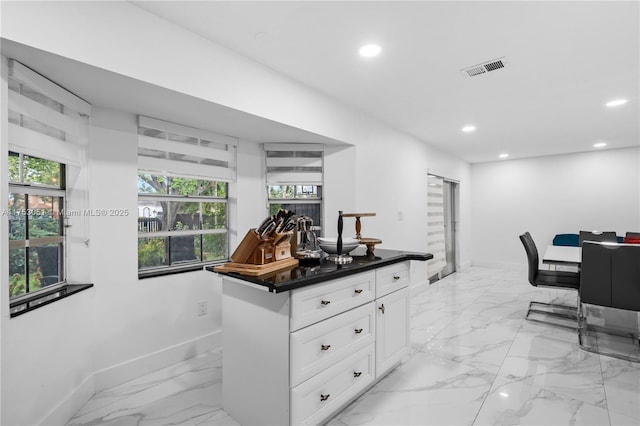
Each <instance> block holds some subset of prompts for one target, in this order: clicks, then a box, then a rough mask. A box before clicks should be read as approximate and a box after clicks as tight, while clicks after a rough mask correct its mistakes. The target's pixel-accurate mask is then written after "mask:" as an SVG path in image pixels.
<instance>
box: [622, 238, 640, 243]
mask: <svg viewBox="0 0 640 426" xmlns="http://www.w3.org/2000/svg"><path fill="white" fill-rule="evenodd" d="M624 242H625V243H627V244H640V237H624Z"/></svg>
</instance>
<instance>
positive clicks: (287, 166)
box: [264, 143, 324, 185]
mask: <svg viewBox="0 0 640 426" xmlns="http://www.w3.org/2000/svg"><path fill="white" fill-rule="evenodd" d="M264 150H265V152H266V164H267V185H322V179H323V174H322V173H323V156H324V147H323V145H322V144H303V143H269V144H265V145H264Z"/></svg>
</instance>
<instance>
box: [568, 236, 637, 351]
mask: <svg viewBox="0 0 640 426" xmlns="http://www.w3.org/2000/svg"><path fill="white" fill-rule="evenodd" d="M638 277H640V246H637V245H629V244H602V243H599V242H591V241H586V242H585V243H584V245H583V246H582V272H581V277H580V290H579V296H580V298H579V301H578V302H579V305H578V307H579V309H578V324H579V327H578V343H579V346H580V348H582V349H584V350H587V351H589V352H595V353H599V354H602V355H607V356H613V357H616V358H622V359H626V360H627V361H633V362H640V333H639V331H638V323H637V321H636V319H637V318H638V314H640V286H639V285H638ZM585 305H588V306H590V308H585ZM592 308H595V309H593V311H594V312H595V315H593V314H590V313H589V312H590V310H592ZM610 308H613V309H610ZM624 311H626V314H623V313H622V312H624ZM634 313H635V315H634ZM629 314H630V315H629ZM624 315H627V316H628V317H630V318H633V319H634V320H633V321H631V322H628V321H623V322H620V320H615V318H616V317H618V318H620V317H622V318H625V317H624ZM590 317H594V319H595V321H593V322H591V321H589V320H590ZM609 320H612V321H609ZM594 336H595V337H596V339H595V340H594V338H593V337H594ZM625 348H627V350H625Z"/></svg>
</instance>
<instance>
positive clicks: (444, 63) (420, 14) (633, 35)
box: [133, 1, 640, 163]
mask: <svg viewBox="0 0 640 426" xmlns="http://www.w3.org/2000/svg"><path fill="white" fill-rule="evenodd" d="M133 3H135V4H137V5H138V6H139V7H141V8H143V9H145V10H147V11H149V12H152V13H154V14H156V15H159V16H161V17H163V18H165V19H167V20H169V21H171V22H174V23H176V24H178V25H180V26H182V27H184V28H187V29H189V30H191V31H193V32H195V33H197V34H199V35H201V36H203V37H206V38H207V39H210V40H212V41H214V42H216V43H219V44H221V45H224V46H226V47H228V48H231V49H233V50H235V51H237V52H239V53H241V54H243V55H245V56H247V57H249V58H252V59H254V60H255V61H257V62H260V63H262V64H265V65H267V66H269V67H271V68H273V69H274V70H277V71H279V72H280V73H282V74H284V75H287V76H289V77H290V78H292V79H295V80H298V81H300V82H302V83H304V84H306V85H308V86H310V87H312V88H315V89H317V90H318V91H321V92H324V93H326V94H329V95H331V96H333V97H334V98H337V99H339V100H340V101H342V102H344V103H346V104H349V105H351V106H354V107H356V108H358V109H360V110H362V111H365V112H366V113H368V114H369V115H371V116H373V117H375V118H377V119H379V120H382V121H384V122H386V123H388V124H390V125H391V126H393V127H395V128H397V129H399V130H402V131H404V132H406V133H409V134H412V135H414V136H416V137H417V138H419V139H421V140H423V141H425V142H428V143H430V144H432V145H435V146H437V147H440V148H441V149H443V150H445V151H448V152H450V153H453V154H454V155H456V156H458V157H460V158H463V159H465V160H467V161H469V162H472V163H475V162H483V161H494V160H496V159H497V155H498V154H499V153H502V152H507V153H509V154H510V158H523V157H531V156H540V155H553V154H560V153H570V152H581V151H588V150H592V149H593V147H592V146H593V144H594V143H595V142H597V141H606V142H607V143H608V146H607V149H610V148H621V147H628V146H637V145H638V144H639V141H640V130H639V128H640V123H639V122H640V118H639V115H640V111H639V108H638V102H639V100H640V97H639V91H640V85H639V80H640V77H639V75H640V70H639V59H638V58H639V56H640V43H639V40H640V24H639V21H640V19H639V18H640V17H639V13H640V12H639V7H638V6H639V3H638V2H637V1H627V2H612V1H569V2H560V1H533V2H525V1H497V2H485V1H471V2H460V1H440V2H436V1H407V2H404V1H373V2H366V1H354V2H343V1H341V2H338V1H320V2H310V1H287V2H269V1H259V2H244V1H236V2H220V1H198V2H190V1H136V2H133ZM367 42H376V43H378V44H380V45H381V46H382V49H383V51H382V54H381V55H380V56H379V57H377V58H375V59H368V60H364V59H362V58H360V57H358V55H357V50H358V48H359V47H360V45H362V44H364V43H367ZM501 57H504V61H505V62H506V64H507V65H506V67H505V68H503V69H499V70H496V71H493V72H491V73H486V74H483V75H480V76H476V77H468V76H467V75H466V73H463V72H462V71H461V70H462V69H463V68H466V67H468V66H472V65H476V64H479V63H482V62H485V61H489V60H492V59H496V58H501ZM620 97H622V98H626V99H628V101H629V102H628V103H627V104H626V105H624V106H621V107H618V108H606V107H605V106H604V104H605V103H606V102H607V101H609V100H611V99H615V98H620ZM467 124H473V125H475V126H476V127H477V130H476V131H475V132H473V133H470V134H465V133H463V132H461V130H460V129H461V128H462V127H463V126H464V125H467Z"/></svg>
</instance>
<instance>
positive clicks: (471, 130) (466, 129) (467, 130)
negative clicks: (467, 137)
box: [462, 126, 476, 133]
mask: <svg viewBox="0 0 640 426" xmlns="http://www.w3.org/2000/svg"><path fill="white" fill-rule="evenodd" d="M475 129H476V126H464V127H463V128H462V131H463V132H465V133H469V132H473V131H474V130H475Z"/></svg>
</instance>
